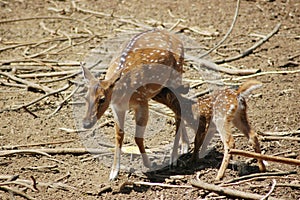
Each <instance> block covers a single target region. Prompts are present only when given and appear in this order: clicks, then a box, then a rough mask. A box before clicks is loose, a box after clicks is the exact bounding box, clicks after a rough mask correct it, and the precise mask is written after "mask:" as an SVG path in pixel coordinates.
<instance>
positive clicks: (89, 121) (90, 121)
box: [82, 119, 97, 129]
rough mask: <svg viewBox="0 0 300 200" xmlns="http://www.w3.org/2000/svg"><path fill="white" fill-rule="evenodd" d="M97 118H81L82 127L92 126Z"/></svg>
mask: <svg viewBox="0 0 300 200" xmlns="http://www.w3.org/2000/svg"><path fill="white" fill-rule="evenodd" d="M96 121H97V120H88V119H83V121H82V125H83V128H86V129H88V128H92V127H93V126H94V125H95V123H96Z"/></svg>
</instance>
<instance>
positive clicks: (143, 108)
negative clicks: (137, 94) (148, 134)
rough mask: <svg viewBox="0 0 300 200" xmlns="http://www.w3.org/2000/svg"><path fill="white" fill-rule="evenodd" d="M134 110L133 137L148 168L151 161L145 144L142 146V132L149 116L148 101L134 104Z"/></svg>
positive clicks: (143, 132)
mask: <svg viewBox="0 0 300 200" xmlns="http://www.w3.org/2000/svg"><path fill="white" fill-rule="evenodd" d="M134 111H135V122H136V129H135V137H134V139H135V143H136V144H137V146H138V148H139V150H140V153H141V155H142V159H143V164H144V166H145V167H147V168H150V167H151V162H150V160H149V158H148V156H147V153H146V150H145V146H144V134H145V129H146V125H147V122H148V117H149V110H148V101H143V102H140V104H139V105H137V106H136V108H135V109H134Z"/></svg>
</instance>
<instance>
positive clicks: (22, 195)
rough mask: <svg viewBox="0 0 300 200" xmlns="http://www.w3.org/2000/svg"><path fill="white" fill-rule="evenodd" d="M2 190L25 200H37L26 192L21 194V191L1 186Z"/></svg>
mask: <svg viewBox="0 0 300 200" xmlns="http://www.w3.org/2000/svg"><path fill="white" fill-rule="evenodd" d="M0 190H3V191H5V192H9V193H13V194H17V195H19V196H21V197H24V198H25V199H29V200H35V198H33V197H31V196H29V195H27V194H25V193H24V192H21V191H19V190H16V189H13V188H10V187H6V186H0Z"/></svg>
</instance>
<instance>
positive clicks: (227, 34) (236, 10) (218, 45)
mask: <svg viewBox="0 0 300 200" xmlns="http://www.w3.org/2000/svg"><path fill="white" fill-rule="evenodd" d="M239 7H240V1H239V0H237V5H236V9H235V14H234V17H233V21H232V23H231V26H230V28H229V30H228V31H227V33H226V34H225V36H224V37H223V39H222V40H221V41H219V42H218V44H216V45H215V46H214V47H213V48H211V49H210V50H209V51H207V52H205V53H204V54H201V55H200V56H199V57H200V58H203V57H205V56H207V55H208V54H210V53H211V52H213V51H214V50H216V49H217V48H219V47H220V46H221V45H222V44H223V43H224V41H225V40H226V39H227V38H228V36H229V34H230V33H231V32H232V30H233V27H234V25H235V22H236V20H237V17H238V14H239Z"/></svg>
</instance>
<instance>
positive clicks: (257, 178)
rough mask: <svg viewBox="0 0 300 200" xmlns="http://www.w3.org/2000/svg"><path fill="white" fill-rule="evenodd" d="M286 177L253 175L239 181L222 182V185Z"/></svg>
mask: <svg viewBox="0 0 300 200" xmlns="http://www.w3.org/2000/svg"><path fill="white" fill-rule="evenodd" d="M276 178H278V179H283V178H284V179H286V178H287V177H280V176H259V177H253V178H249V179H246V180H241V181H237V182H232V183H222V184H220V186H222V187H228V186H233V185H240V184H243V183H247V182H252V181H260V180H265V179H276Z"/></svg>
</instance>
